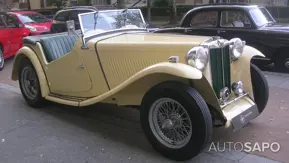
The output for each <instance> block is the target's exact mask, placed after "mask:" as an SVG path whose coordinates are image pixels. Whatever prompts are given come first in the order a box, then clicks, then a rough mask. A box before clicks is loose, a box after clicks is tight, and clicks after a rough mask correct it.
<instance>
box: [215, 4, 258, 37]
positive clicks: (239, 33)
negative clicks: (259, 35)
mask: <svg viewBox="0 0 289 163" xmlns="http://www.w3.org/2000/svg"><path fill="white" fill-rule="evenodd" d="M255 32H257V31H256V30H255V28H254V26H253V23H252V22H251V20H250V19H249V16H248V15H247V13H246V12H245V11H243V10H237V9H228V10H223V11H221V20H220V28H219V29H218V30H217V33H218V35H220V36H221V37H223V38H225V39H228V40H229V39H232V38H235V37H238V38H240V39H242V40H246V42H250V41H252V40H254V39H253V38H252V37H255V34H254V33H255Z"/></svg>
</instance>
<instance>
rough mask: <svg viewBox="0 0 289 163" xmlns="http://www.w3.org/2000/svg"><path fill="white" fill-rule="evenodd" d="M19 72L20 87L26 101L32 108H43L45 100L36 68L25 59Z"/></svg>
mask: <svg viewBox="0 0 289 163" xmlns="http://www.w3.org/2000/svg"><path fill="white" fill-rule="evenodd" d="M19 70H20V71H19V86H20V90H21V93H22V95H23V97H24V99H25V101H26V102H27V103H28V104H29V105H30V106H32V107H35V108H39V107H42V106H43V105H44V104H45V100H44V98H43V97H42V95H41V89H40V83H39V80H38V76H37V73H36V71H35V69H34V66H33V65H32V64H31V62H30V61H29V60H28V59H24V60H23V61H22V62H21V64H20V68H19Z"/></svg>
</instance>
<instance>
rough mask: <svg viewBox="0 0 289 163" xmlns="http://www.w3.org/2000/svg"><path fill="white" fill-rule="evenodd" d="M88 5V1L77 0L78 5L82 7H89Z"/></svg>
mask: <svg viewBox="0 0 289 163" xmlns="http://www.w3.org/2000/svg"><path fill="white" fill-rule="evenodd" d="M90 3H91V1H90V0H78V1H77V4H78V5H83V6H89V5H91V4H90Z"/></svg>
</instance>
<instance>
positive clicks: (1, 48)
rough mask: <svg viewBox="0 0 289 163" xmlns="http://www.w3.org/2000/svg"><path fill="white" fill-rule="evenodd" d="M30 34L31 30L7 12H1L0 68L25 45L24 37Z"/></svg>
mask: <svg viewBox="0 0 289 163" xmlns="http://www.w3.org/2000/svg"><path fill="white" fill-rule="evenodd" d="M28 35H29V30H28V29H26V28H25V27H24V26H23V25H22V24H20V23H18V21H17V20H16V19H14V18H13V17H11V16H9V15H8V14H7V13H6V12H0V70H2V69H3V68H4V60H5V59H6V58H9V57H11V56H13V55H15V54H16V52H17V51H18V50H19V49H20V48H21V47H22V46H23V44H22V39H23V37H26V36H28Z"/></svg>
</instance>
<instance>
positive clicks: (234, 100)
mask: <svg viewBox="0 0 289 163" xmlns="http://www.w3.org/2000/svg"><path fill="white" fill-rule="evenodd" d="M248 95H249V92H247V93H244V94H243V95H241V96H238V97H237V98H234V99H232V100H230V101H228V102H224V104H221V109H223V108H224V107H226V106H228V105H229V104H231V103H233V102H236V101H238V100H240V99H241V98H243V97H245V96H248Z"/></svg>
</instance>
